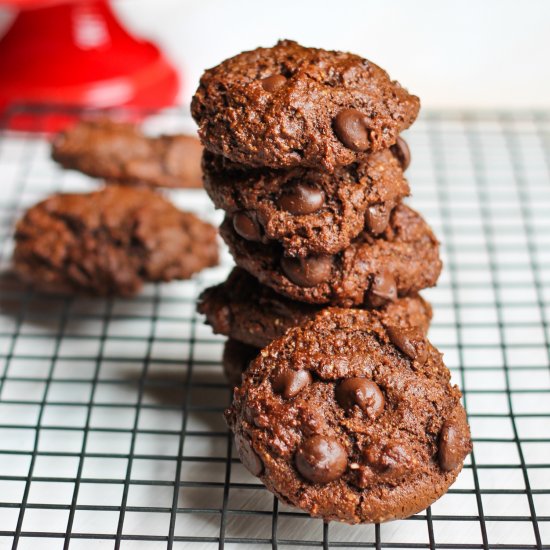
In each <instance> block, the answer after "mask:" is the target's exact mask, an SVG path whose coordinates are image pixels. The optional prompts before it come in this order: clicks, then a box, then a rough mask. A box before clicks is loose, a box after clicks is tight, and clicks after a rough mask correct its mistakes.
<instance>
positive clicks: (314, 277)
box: [281, 256, 333, 287]
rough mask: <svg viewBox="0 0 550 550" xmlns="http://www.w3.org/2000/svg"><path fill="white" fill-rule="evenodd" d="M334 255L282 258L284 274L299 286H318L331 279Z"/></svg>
mask: <svg viewBox="0 0 550 550" xmlns="http://www.w3.org/2000/svg"><path fill="white" fill-rule="evenodd" d="M332 265H333V258H332V256H311V257H309V258H287V257H286V256H285V257H283V258H282V259H281V269H282V270H283V272H284V274H285V275H286V276H287V277H288V278H289V279H290V280H291V281H292V282H293V283H294V284H297V285H298V286H302V287H311V286H317V285H319V284H321V283H324V282H326V281H328V280H329V279H330V276H331V275H332Z"/></svg>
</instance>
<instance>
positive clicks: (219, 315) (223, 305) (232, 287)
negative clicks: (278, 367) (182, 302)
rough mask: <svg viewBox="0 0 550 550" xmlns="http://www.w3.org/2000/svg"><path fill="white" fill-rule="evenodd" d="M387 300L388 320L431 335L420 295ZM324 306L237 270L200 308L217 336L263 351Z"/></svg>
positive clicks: (213, 289) (207, 293) (201, 300)
mask: <svg viewBox="0 0 550 550" xmlns="http://www.w3.org/2000/svg"><path fill="white" fill-rule="evenodd" d="M392 298H393V299H394V300H395V301H390V300H387V301H386V303H385V304H384V305H382V304H381V305H382V308H383V309H382V311H383V314H384V315H385V316H387V317H388V318H389V319H392V320H393V323H394V324H399V325H400V324H406V325H408V326H416V327H418V328H420V329H421V330H422V331H423V332H427V330H428V327H429V324H430V320H431V317H432V310H431V307H430V305H429V304H428V303H427V302H426V301H425V300H423V299H422V298H421V297H420V296H419V295H417V294H416V295H412V296H407V297H404V298H399V299H395V298H396V297H392ZM321 309H322V306H317V305H313V304H305V303H301V302H295V301H293V300H290V299H288V298H285V297H284V296H281V295H280V294H277V293H276V292H275V291H274V290H272V289H271V288H269V287H267V286H265V285H262V284H260V283H259V282H258V280H257V279H255V278H254V277H252V275H250V274H248V273H247V272H246V271H244V270H243V269H240V268H238V267H237V268H235V269H234V270H233V271H232V272H231V273H230V275H229V277H228V278H227V280H226V281H224V282H223V283H221V284H219V285H217V286H214V287H210V288H207V289H206V290H205V291H204V292H203V293H202V294H201V296H200V298H199V302H198V305H197V310H198V311H199V313H203V314H204V315H206V320H207V322H208V323H209V324H210V326H211V327H212V328H213V330H214V332H215V333H216V334H224V335H225V336H229V337H230V338H233V339H235V340H239V341H240V342H244V343H246V344H248V345H250V346H254V347H256V348H263V347H264V346H266V345H267V344H269V342H271V341H272V340H275V339H276V338H279V337H280V336H282V335H283V334H284V333H285V332H286V331H287V330H288V329H289V328H292V327H295V326H300V325H302V324H304V323H305V322H306V321H308V320H311V319H312V318H313V317H315V315H317V313H319V311H320V310H321Z"/></svg>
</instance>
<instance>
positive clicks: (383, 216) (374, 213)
mask: <svg viewBox="0 0 550 550" xmlns="http://www.w3.org/2000/svg"><path fill="white" fill-rule="evenodd" d="M366 221H367V227H368V228H369V231H370V232H371V233H372V234H373V235H380V233H383V232H384V231H385V230H386V227H388V224H389V223H390V209H389V208H388V207H387V206H386V205H385V204H374V205H373V206H369V207H368V209H367V216H366Z"/></svg>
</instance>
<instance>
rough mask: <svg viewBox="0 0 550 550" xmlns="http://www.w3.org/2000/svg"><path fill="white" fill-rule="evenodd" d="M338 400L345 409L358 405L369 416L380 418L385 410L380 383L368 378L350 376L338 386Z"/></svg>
mask: <svg viewBox="0 0 550 550" xmlns="http://www.w3.org/2000/svg"><path fill="white" fill-rule="evenodd" d="M336 400H337V401H338V403H339V404H340V406H341V407H343V408H344V409H352V408H353V407H354V406H355V405H357V406H358V407H359V408H360V409H361V410H362V411H363V412H364V413H365V414H366V415H367V416H368V417H369V418H371V419H373V420H374V419H375V418H378V417H379V416H380V415H381V414H382V412H383V411H384V404H385V402H386V400H385V399H384V394H383V393H382V391H381V390H380V388H379V387H378V384H376V383H375V382H373V381H372V380H367V379H366V378H349V379H348V380H344V381H343V382H342V383H341V384H340V385H339V386H338V387H337V388H336Z"/></svg>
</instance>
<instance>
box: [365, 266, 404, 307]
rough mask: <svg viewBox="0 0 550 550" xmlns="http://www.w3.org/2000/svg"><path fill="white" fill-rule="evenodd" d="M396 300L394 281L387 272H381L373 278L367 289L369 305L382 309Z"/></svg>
mask: <svg viewBox="0 0 550 550" xmlns="http://www.w3.org/2000/svg"><path fill="white" fill-rule="evenodd" d="M396 299H397V285H396V284H395V279H394V277H393V275H392V274H391V273H390V272H389V271H382V273H378V274H376V275H375V276H374V278H373V280H372V283H371V286H370V289H369V296H368V300H369V305H371V306H372V307H382V306H383V305H384V304H386V303H388V302H393V301H395V300H396Z"/></svg>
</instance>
